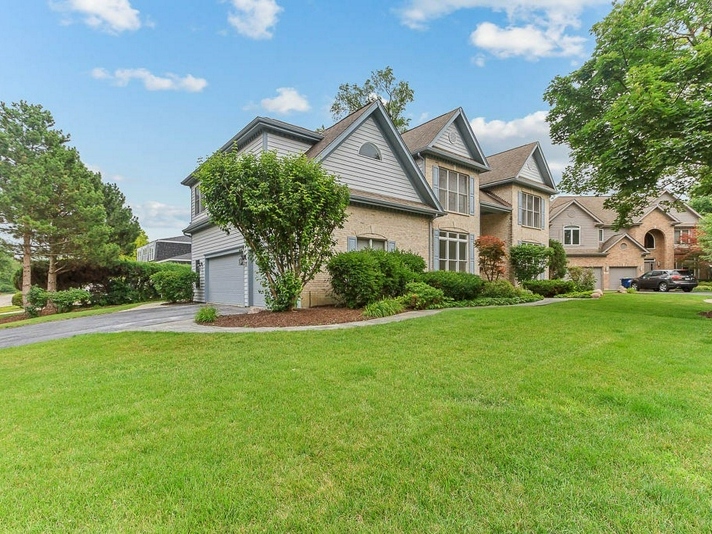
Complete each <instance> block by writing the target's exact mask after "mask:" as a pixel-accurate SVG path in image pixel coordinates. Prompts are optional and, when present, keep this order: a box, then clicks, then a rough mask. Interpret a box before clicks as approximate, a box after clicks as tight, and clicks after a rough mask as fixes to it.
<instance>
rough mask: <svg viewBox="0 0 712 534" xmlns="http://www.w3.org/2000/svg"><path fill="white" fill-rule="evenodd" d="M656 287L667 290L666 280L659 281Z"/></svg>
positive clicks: (663, 290)
mask: <svg viewBox="0 0 712 534" xmlns="http://www.w3.org/2000/svg"><path fill="white" fill-rule="evenodd" d="M658 289H659V290H660V291H662V292H663V293H665V292H666V291H667V290H668V285H667V282H660V285H659V286H658Z"/></svg>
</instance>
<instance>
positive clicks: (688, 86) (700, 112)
mask: <svg viewBox="0 0 712 534" xmlns="http://www.w3.org/2000/svg"><path fill="white" fill-rule="evenodd" d="M591 31H592V33H593V35H594V36H595V38H596V48H595V50H594V52H593V54H592V56H591V58H590V59H589V60H588V61H586V62H585V63H584V64H583V65H582V66H581V67H580V68H578V69H577V70H575V71H574V72H572V73H571V74H569V75H567V76H557V77H556V78H554V80H553V81H552V82H551V83H550V85H549V87H548V88H547V90H546V92H545V94H544V98H545V99H546V100H547V101H548V102H549V104H550V105H551V106H552V107H551V110H550V112H549V115H548V121H549V126H550V131H551V137H552V139H553V141H554V142H555V143H561V144H567V145H568V146H569V147H570V148H571V158H572V163H571V165H570V166H569V167H567V169H566V170H565V172H564V175H563V179H562V181H561V182H560V183H559V189H561V190H562V191H566V192H570V193H575V194H587V193H588V194H590V193H593V194H598V195H608V194H611V192H612V196H611V197H610V200H608V201H607V202H606V207H608V208H611V209H614V210H616V211H617V212H618V218H617V219H616V222H615V224H616V226H618V227H621V226H625V225H626V224H627V223H628V222H630V220H631V218H632V217H633V216H634V215H636V214H638V213H640V212H641V210H642V208H643V207H644V206H645V205H646V204H647V203H648V201H649V200H650V199H651V198H654V197H657V196H659V195H660V194H661V192H662V191H664V190H667V191H669V192H671V193H673V194H674V195H676V196H677V197H684V196H685V195H686V194H688V193H689V192H690V191H691V190H694V191H696V192H697V193H698V194H702V195H704V194H709V193H710V192H712V114H711V113H710V102H711V101H712V0H617V1H616V2H615V3H614V5H613V10H612V11H611V13H610V14H609V15H608V16H607V17H606V18H605V19H604V20H602V21H601V22H599V23H597V24H595V25H594V26H593V29H592V30H591Z"/></svg>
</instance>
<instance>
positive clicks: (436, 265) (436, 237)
mask: <svg viewBox="0 0 712 534" xmlns="http://www.w3.org/2000/svg"><path fill="white" fill-rule="evenodd" d="M438 270H440V230H433V271H438Z"/></svg>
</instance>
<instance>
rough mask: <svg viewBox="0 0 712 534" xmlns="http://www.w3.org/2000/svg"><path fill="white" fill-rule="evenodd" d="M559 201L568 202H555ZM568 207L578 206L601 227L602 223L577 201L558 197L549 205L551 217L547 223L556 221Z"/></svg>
mask: <svg viewBox="0 0 712 534" xmlns="http://www.w3.org/2000/svg"><path fill="white" fill-rule="evenodd" d="M559 198H561V199H564V198H566V199H568V202H564V201H561V202H557V201H558V200H559ZM570 206H578V207H579V208H580V209H581V210H582V211H583V212H584V213H586V214H588V216H589V217H591V218H592V219H593V220H594V221H595V222H596V223H597V224H600V225H603V224H604V222H603V221H602V220H601V219H600V218H599V217H598V216H597V215H596V214H595V213H593V212H592V211H591V210H589V209H588V208H587V207H586V206H584V205H583V204H582V203H581V202H579V200H577V199H576V198H573V197H558V198H555V199H554V200H553V201H552V203H551V217H549V221H553V220H554V219H556V218H557V217H558V216H559V215H561V214H562V213H564V211H566V210H567V209H568V208H569V207H570Z"/></svg>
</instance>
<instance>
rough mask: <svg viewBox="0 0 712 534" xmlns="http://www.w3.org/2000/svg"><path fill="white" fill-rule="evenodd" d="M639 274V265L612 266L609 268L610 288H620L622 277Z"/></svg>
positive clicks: (633, 276)
mask: <svg viewBox="0 0 712 534" xmlns="http://www.w3.org/2000/svg"><path fill="white" fill-rule="evenodd" d="M636 276H638V268H637V267H611V268H609V270H608V289H618V288H619V287H620V286H621V278H635V277H636Z"/></svg>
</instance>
